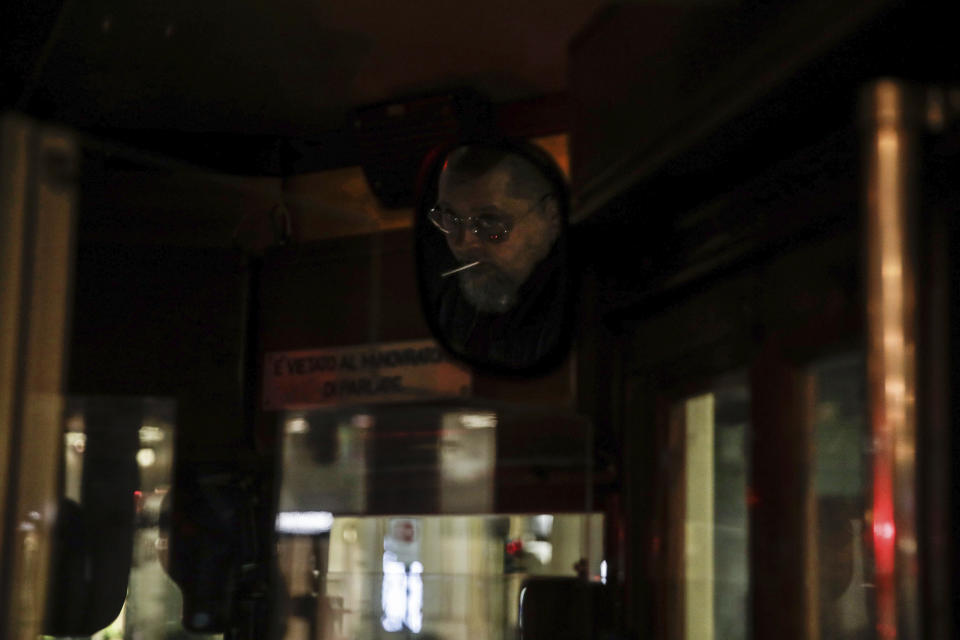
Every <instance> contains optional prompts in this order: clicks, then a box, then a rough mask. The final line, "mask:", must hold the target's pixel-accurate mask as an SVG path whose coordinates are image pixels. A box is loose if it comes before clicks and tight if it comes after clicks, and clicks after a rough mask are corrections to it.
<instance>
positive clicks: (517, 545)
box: [507, 540, 523, 556]
mask: <svg viewBox="0 0 960 640" xmlns="http://www.w3.org/2000/svg"><path fill="white" fill-rule="evenodd" d="M521 551H523V540H511V541H510V542H508V543H507V553H508V554H509V555H511V556H515V555H517V554H519V553H520V552H521Z"/></svg>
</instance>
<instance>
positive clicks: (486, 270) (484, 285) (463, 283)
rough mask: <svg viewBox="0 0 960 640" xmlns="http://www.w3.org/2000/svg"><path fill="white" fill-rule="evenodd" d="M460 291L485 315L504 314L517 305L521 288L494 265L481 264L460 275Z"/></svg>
mask: <svg viewBox="0 0 960 640" xmlns="http://www.w3.org/2000/svg"><path fill="white" fill-rule="evenodd" d="M459 280H460V291H462V292H463V295H464V297H466V299H467V301H468V302H469V303H470V304H472V305H473V306H474V307H476V309H477V311H481V312H483V313H504V312H505V311H508V310H510V309H511V308H512V307H513V306H514V305H515V304H516V303H517V290H518V289H519V287H518V286H517V285H516V283H515V282H514V281H513V279H512V278H511V277H510V276H508V275H507V274H505V273H504V272H503V271H501V270H500V269H498V268H497V267H495V266H494V265H492V264H486V263H481V264H478V265H477V266H475V267H473V268H472V269H467V270H466V271H464V272H462V273H460V274H459Z"/></svg>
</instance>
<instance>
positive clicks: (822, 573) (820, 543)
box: [812, 354, 882, 640]
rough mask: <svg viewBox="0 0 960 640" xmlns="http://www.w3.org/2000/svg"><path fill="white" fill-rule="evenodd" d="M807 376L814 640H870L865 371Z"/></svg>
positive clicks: (851, 360) (829, 368)
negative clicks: (811, 390) (811, 398)
mask: <svg viewBox="0 0 960 640" xmlns="http://www.w3.org/2000/svg"><path fill="white" fill-rule="evenodd" d="M812 374H813V377H814V381H815V389H816V399H815V402H814V425H813V428H814V458H813V461H812V464H813V478H814V493H815V496H816V522H815V527H814V529H813V531H815V532H816V533H815V535H816V549H817V563H816V564H817V578H816V582H817V587H818V596H817V603H818V607H819V616H818V620H819V627H820V637H821V638H823V639H824V640H833V639H838V640H840V639H842V640H848V639H854V638H856V639H860V638H869V637H872V633H871V631H870V630H871V629H872V628H874V626H875V621H874V620H873V618H874V615H873V613H872V611H871V604H870V599H871V591H872V590H871V584H870V583H871V582H872V580H871V579H870V574H871V572H872V568H871V566H870V560H869V558H870V556H869V554H868V546H867V545H866V544H865V542H864V541H865V538H866V534H867V527H866V526H865V523H864V513H865V508H866V501H867V495H868V493H867V489H868V483H867V477H868V476H867V474H868V465H867V464H866V461H867V457H866V454H867V447H868V446H869V441H868V433H869V432H868V429H867V425H866V421H865V417H866V402H865V397H866V395H865V394H866V389H865V387H864V381H865V379H866V376H865V365H864V362H863V358H862V357H861V356H859V355H856V354H851V355H845V356H840V357H834V358H830V359H826V360H823V361H821V362H818V363H816V364H815V365H814V366H813V371H812ZM881 534H882V532H881Z"/></svg>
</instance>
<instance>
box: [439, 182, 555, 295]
mask: <svg viewBox="0 0 960 640" xmlns="http://www.w3.org/2000/svg"><path fill="white" fill-rule="evenodd" d="M511 187H513V188H511ZM519 193H523V191H521V190H518V189H516V188H515V185H511V176H510V174H509V171H508V170H507V169H505V168H503V167H502V166H497V167H494V168H492V169H491V170H490V171H488V172H487V173H485V174H483V175H482V176H479V177H476V178H470V179H464V178H462V177H460V176H456V175H449V174H448V172H446V171H444V172H443V174H441V176H440V183H439V191H438V198H437V204H438V205H439V207H440V208H441V209H443V210H445V211H449V212H452V213H454V214H456V215H457V216H458V217H460V218H461V219H463V220H466V219H467V218H471V217H472V218H477V217H478V216H481V215H483V216H496V217H497V218H500V219H503V220H504V221H505V222H507V223H508V225H509V227H510V232H509V233H508V234H507V235H506V236H505V239H504V240H503V241H502V242H489V241H487V240H485V239H484V238H483V237H481V236H482V235H483V232H482V231H481V232H480V234H475V233H473V231H472V229H473V224H472V221H468V222H467V223H465V224H464V225H463V227H464V228H463V229H462V230H461V231H460V232H459V233H456V232H455V233H450V234H447V236H446V239H447V245H448V246H449V247H450V251H451V252H453V255H454V257H456V259H457V261H459V262H460V263H461V264H466V263H470V262H475V261H479V262H480V264H479V265H477V266H476V267H473V268H470V269H467V270H465V271H462V272H460V273H458V274H457V277H458V278H459V281H460V288H461V290H462V291H463V293H464V295H465V297H466V298H467V300H469V301H470V302H471V303H472V304H473V305H474V306H475V307H476V308H477V309H479V310H480V311H485V312H489V313H502V312H504V311H507V310H508V309H510V308H511V307H512V306H513V305H514V304H516V302H517V292H518V290H519V289H520V287H521V285H523V283H524V282H526V280H527V278H528V277H529V276H530V273H531V272H532V271H533V268H534V267H535V266H536V265H537V264H538V263H539V262H540V261H541V260H543V258H544V257H546V255H547V254H548V253H549V252H550V248H551V247H552V246H553V242H554V240H555V239H556V236H557V230H558V227H559V224H558V221H557V218H558V213H557V210H556V203H555V202H554V201H553V199H552V198H546V199H543V195H546V194H542V195H540V196H539V197H536V196H534V197H529V196H525V195H519Z"/></svg>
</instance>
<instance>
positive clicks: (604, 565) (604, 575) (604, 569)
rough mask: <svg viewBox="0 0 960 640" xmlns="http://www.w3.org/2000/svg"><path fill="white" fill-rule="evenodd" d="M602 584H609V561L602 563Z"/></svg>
mask: <svg viewBox="0 0 960 640" xmlns="http://www.w3.org/2000/svg"><path fill="white" fill-rule="evenodd" d="M600 582H601V583H603V584H607V561H606V560H602V561H601V562H600Z"/></svg>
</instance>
